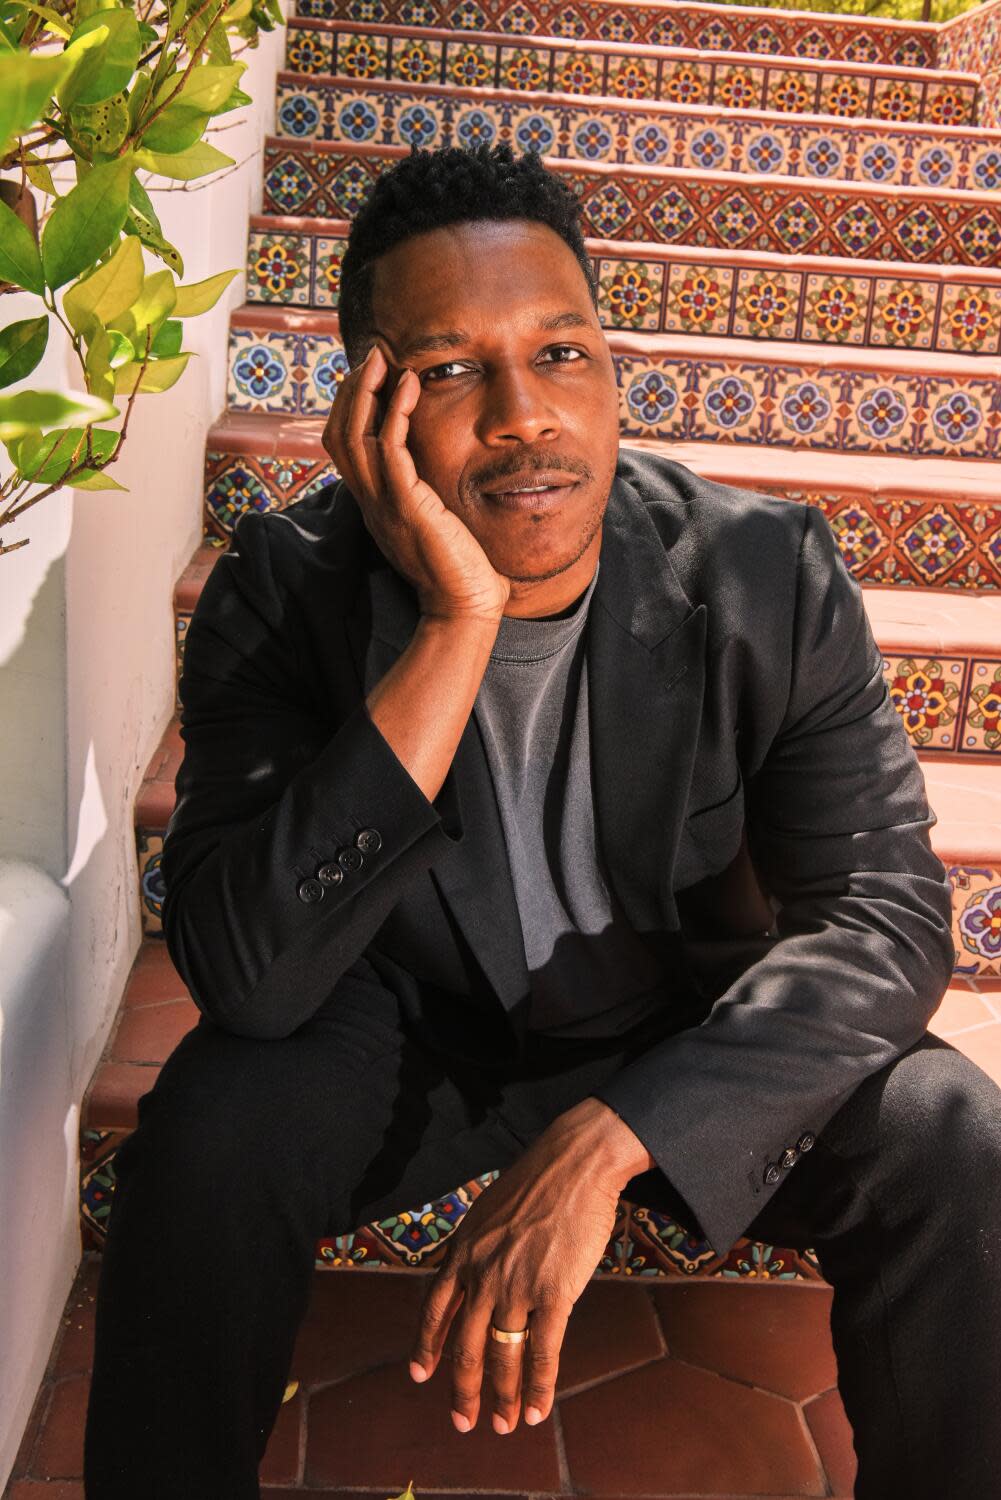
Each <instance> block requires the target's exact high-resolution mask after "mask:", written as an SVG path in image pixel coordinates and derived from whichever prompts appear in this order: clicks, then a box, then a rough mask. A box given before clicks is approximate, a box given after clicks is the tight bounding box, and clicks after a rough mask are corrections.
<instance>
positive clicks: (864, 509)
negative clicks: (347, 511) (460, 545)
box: [204, 419, 1001, 594]
mask: <svg viewBox="0 0 1001 1500" xmlns="http://www.w3.org/2000/svg"><path fill="white" fill-rule="evenodd" d="M264 420H267V419H264ZM709 452H711V450H708V449H707V453H709ZM749 467H750V464H749ZM333 475H334V470H333V468H332V466H331V465H330V462H329V460H328V459H327V457H326V454H325V453H324V452H323V449H322V447H321V446H320V443H319V438H318V436H317V439H316V441H315V442H313V443H310V444H307V443H305V442H302V443H300V444H297V445H296V449H295V452H294V453H286V454H277V453H275V451H274V446H273V444H272V442H271V441H270V440H268V441H264V440H262V441H261V442H260V443H259V444H258V443H253V442H243V443H241V444H240V445H239V450H237V447H236V445H235V444H234V445H232V446H230V447H228V448H226V449H223V448H221V447H218V446H216V447H212V448H210V450H209V451H208V453H207V454H206V467H205V512H204V524H205V533H206V536H207V537H209V538H210V539H211V540H212V541H213V542H214V543H218V545H220V546H224V545H226V544H227V543H228V541H229V539H230V537H231V536H232V531H233V527H234V526H235V524H236V522H237V520H238V519H239V517H240V516H241V515H242V514H243V513H244V511H247V510H257V511H266V510H283V509H284V508H285V507H286V506H287V505H290V504H291V503H292V502H293V501H294V500H300V499H302V498H303V496H304V495H307V494H309V493H311V492H312V491H313V490H316V489H318V488H320V486H321V485H322V484H324V483H325V482H326V481H327V480H328V479H330V478H331V477H333ZM727 482H738V481H737V480H735V479H732V480H729V481H727ZM739 482H740V483H743V484H746V485H748V486H749V487H750V488H752V489H759V490H763V491H764V492H765V493H767V494H774V495H783V496H785V497H787V498H789V499H793V500H798V501H801V502H803V503H809V504H811V505H818V506H820V508H821V509H822V510H823V511H824V514H825V515H826V516H827V518H828V520H829V521H830V522H831V525H832V528H833V529H834V532H835V535H836V536H837V538H838V542H839V545H840V547H841V551H842V555H843V557H844V560H845V566H846V567H847V568H848V571H849V572H850V573H851V574H852V576H853V577H854V578H856V579H857V580H858V582H859V583H863V584H872V585H878V586H881V587H889V586H893V587H900V588H907V587H914V588H923V589H926V588H935V589H941V590H944V591H947V592H948V591H956V592H958V593H964V594H965V593H968V592H986V591H989V592H992V593H993V592H995V591H999V590H1001V495H999V496H998V497H997V498H996V499H994V500H991V501H988V500H985V499H984V498H983V496H982V495H976V496H973V495H968V494H964V493H963V492H962V489H961V486H960V484H959V482H958V481H954V482H952V483H951V485H950V486H949V487H948V488H946V487H945V486H944V485H942V486H940V485H938V483H935V484H933V485H932V486H931V493H930V494H929V492H928V490H927V489H925V490H924V491H923V492H922V491H919V490H917V489H909V488H908V486H907V481H906V479H905V478H904V477H903V476H901V479H900V482H899V484H894V486H893V488H892V490H890V489H884V490H883V491H882V492H878V491H876V490H875V487H873V491H872V492H871V493H859V492H858V491H857V490H852V491H848V490H838V489H836V488H833V487H832V488H828V489H820V488H817V489H804V488H803V487H802V481H800V482H799V483H798V484H794V483H785V482H783V481H782V480H780V479H778V478H777V477H774V476H773V477H772V478H771V479H769V480H768V481H767V482H764V481H760V480H759V481H758V482H755V477H754V474H753V472H749V473H748V474H747V475H746V477H745V478H743V479H742V480H740V481H739Z"/></svg>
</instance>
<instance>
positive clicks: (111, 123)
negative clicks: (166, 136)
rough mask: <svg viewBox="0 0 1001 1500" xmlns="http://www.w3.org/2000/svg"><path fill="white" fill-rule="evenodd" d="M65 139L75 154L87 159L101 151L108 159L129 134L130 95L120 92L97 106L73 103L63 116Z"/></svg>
mask: <svg viewBox="0 0 1001 1500" xmlns="http://www.w3.org/2000/svg"><path fill="white" fill-rule="evenodd" d="M66 120H67V123H68V127H69V128H68V130H67V140H68V141H69V144H70V147H71V149H72V150H74V151H79V152H80V153H82V154H83V155H85V156H87V157H93V156H94V155H95V154H96V153H98V152H100V154H101V155H103V156H111V155H113V153H114V152H115V151H117V150H118V148H119V146H120V145H121V144H122V142H123V141H124V139H125V137H126V136H127V135H128V133H129V130H130V128H131V121H130V120H129V96H128V94H126V93H124V92H122V93H120V94H115V95H114V97H113V98H111V99H102V100H101V102H100V104H74V106H73V108H72V109H71V110H70V112H69V115H68V116H67V117H66Z"/></svg>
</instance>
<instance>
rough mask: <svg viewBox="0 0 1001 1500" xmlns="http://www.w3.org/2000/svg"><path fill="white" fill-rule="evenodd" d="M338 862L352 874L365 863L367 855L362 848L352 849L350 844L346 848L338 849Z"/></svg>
mask: <svg viewBox="0 0 1001 1500" xmlns="http://www.w3.org/2000/svg"><path fill="white" fill-rule="evenodd" d="M337 863H338V864H339V865H340V867H341V869H342V870H346V871H347V873H348V874H349V875H350V874H351V872H352V871H353V870H360V869H361V867H362V865H363V864H364V863H365V856H364V854H362V852H361V850H360V849H352V848H351V847H350V845H349V846H348V847H347V848H346V849H339V850H338V852H337Z"/></svg>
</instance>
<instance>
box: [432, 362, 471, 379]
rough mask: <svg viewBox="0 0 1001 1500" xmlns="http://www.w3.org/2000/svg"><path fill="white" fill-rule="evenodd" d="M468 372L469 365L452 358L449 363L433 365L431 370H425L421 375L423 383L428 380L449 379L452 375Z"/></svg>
mask: <svg viewBox="0 0 1001 1500" xmlns="http://www.w3.org/2000/svg"><path fill="white" fill-rule="evenodd" d="M467 373H468V367H467V366H466V365H464V364H462V362H461V361H460V360H457V359H450V360H449V361H448V364H445V365H432V367H431V369H430V370H425V371H424V372H423V374H422V375H421V382H422V383H423V382H424V381H427V380H431V381H435V380H447V379H448V378H449V376H450V375H455V374H459V375H465V374H467Z"/></svg>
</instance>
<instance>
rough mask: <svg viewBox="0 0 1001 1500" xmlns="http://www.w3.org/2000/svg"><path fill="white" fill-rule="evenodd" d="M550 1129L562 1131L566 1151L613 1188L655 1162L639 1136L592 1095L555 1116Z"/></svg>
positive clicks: (606, 1105)
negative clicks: (564, 1135) (578, 1158)
mask: <svg viewBox="0 0 1001 1500" xmlns="http://www.w3.org/2000/svg"><path fill="white" fill-rule="evenodd" d="M549 1129H550V1130H553V1131H557V1130H559V1131H560V1132H561V1133H562V1132H564V1131H565V1132H566V1141H567V1144H566V1148H565V1149H566V1150H568V1151H570V1152H573V1153H574V1154H575V1155H579V1156H580V1158H581V1160H582V1161H584V1162H586V1163H587V1165H588V1168H589V1169H590V1170H593V1171H594V1172H596V1173H598V1174H599V1175H601V1176H602V1177H604V1178H605V1179H606V1180H608V1181H610V1182H611V1183H612V1184H613V1185H614V1186H615V1187H616V1188H617V1189H621V1188H623V1187H624V1186H625V1184H626V1183H627V1182H629V1181H630V1179H631V1178H633V1177H637V1176H639V1174H640V1173H641V1172H647V1171H649V1170H650V1168H651V1167H655V1166H656V1165H657V1163H656V1161H655V1160H654V1157H653V1156H652V1154H651V1153H650V1151H649V1150H648V1149H647V1147H646V1146H645V1145H644V1144H643V1142H642V1141H641V1140H640V1138H639V1136H638V1135H637V1134H636V1132H635V1131H634V1130H632V1129H631V1128H630V1127H629V1126H628V1125H627V1124H626V1122H625V1120H623V1119H622V1117H621V1116H620V1115H617V1114H616V1113H615V1110H614V1109H612V1107H611V1105H610V1104H606V1103H605V1101H604V1100H603V1099H598V1098H596V1097H595V1095H593V1094H589V1095H588V1096H587V1097H586V1098H584V1099H581V1100H580V1102H579V1103H578V1104H575V1105H574V1106H573V1107H572V1108H571V1109H568V1110H566V1111H565V1112H564V1113H563V1114H562V1115H559V1116H558V1117H557V1119H556V1120H554V1121H553V1122H552V1124H551V1125H550V1127H549Z"/></svg>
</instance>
